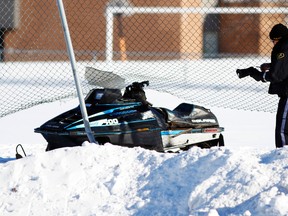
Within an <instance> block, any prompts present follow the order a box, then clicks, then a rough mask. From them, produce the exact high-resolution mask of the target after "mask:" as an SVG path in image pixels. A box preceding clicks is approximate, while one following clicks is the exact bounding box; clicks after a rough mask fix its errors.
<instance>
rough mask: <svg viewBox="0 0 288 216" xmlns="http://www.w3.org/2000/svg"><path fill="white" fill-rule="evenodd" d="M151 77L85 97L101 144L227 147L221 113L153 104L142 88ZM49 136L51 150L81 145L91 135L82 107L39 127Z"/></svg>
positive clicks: (164, 148)
mask: <svg viewBox="0 0 288 216" xmlns="http://www.w3.org/2000/svg"><path fill="white" fill-rule="evenodd" d="M148 85H149V82H148V81H144V82H134V83H132V84H131V85H129V86H127V87H126V89H125V91H124V94H123V95H122V92H121V89H117V88H116V89H114V88H95V89H93V90H91V91H90V92H89V94H88V95H87V96H86V98H85V104H86V108H87V114H88V117H89V122H90V127H91V130H92V133H93V136H94V137H95V140H96V141H97V142H98V143H99V144H104V143H107V142H109V143H112V144H114V145H120V146H127V147H136V146H140V147H143V148H146V149H151V150H156V151H159V152H178V151H180V150H187V149H189V148H191V147H192V146H198V147H201V148H210V147H212V146H224V140H223V135H222V134H221V132H223V131H224V128H222V127H219V124H218V121H217V118H216V116H215V115H214V114H213V113H212V112H211V111H210V110H209V109H206V108H204V107H202V106H198V105H194V104H188V103H181V104H179V105H178V106H177V107H176V108H175V109H173V110H169V109H167V108H164V107H153V106H152V104H150V103H149V102H148V101H147V99H146V96H145V91H144V90H143V88H144V87H145V86H148ZM35 132H36V133H41V134H42V135H43V137H44V138H45V139H46V140H47V142H48V145H47V149H46V150H47V151H48V150H53V149H57V148H61V147H73V146H80V145H82V143H83V142H84V141H87V135H86V132H85V127H84V123H83V119H82V115H81V110H80V107H79V106H78V107H76V108H74V109H71V110H69V111H67V112H64V113H63V114H61V115H59V116H57V117H55V118H53V119H51V120H49V121H48V122H46V123H45V124H43V125H42V126H40V127H39V128H36V129H35Z"/></svg>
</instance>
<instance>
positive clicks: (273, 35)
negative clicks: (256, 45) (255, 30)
mask: <svg viewBox="0 0 288 216" xmlns="http://www.w3.org/2000/svg"><path fill="white" fill-rule="evenodd" d="M286 35H288V29H287V27H286V26H284V25H282V24H281V23H279V24H277V25H274V26H273V28H272V29H271V31H270V34H269V37H270V39H271V40H279V39H281V38H282V37H284V36H286Z"/></svg>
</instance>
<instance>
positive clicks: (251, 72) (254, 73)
mask: <svg viewBox="0 0 288 216" xmlns="http://www.w3.org/2000/svg"><path fill="white" fill-rule="evenodd" d="M236 73H237V75H238V77H239V78H240V79H241V78H244V77H246V76H251V77H252V78H253V79H255V80H256V81H260V80H263V73H262V72H260V71H258V70H257V69H256V68H254V67H249V68H246V69H237V70H236Z"/></svg>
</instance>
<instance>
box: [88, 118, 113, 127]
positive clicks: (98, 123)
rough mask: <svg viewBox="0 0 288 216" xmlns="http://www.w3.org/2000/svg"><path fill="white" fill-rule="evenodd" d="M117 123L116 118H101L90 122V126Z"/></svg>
mask: <svg viewBox="0 0 288 216" xmlns="http://www.w3.org/2000/svg"><path fill="white" fill-rule="evenodd" d="M117 124H119V122H118V119H116V118H114V119H101V120H97V121H94V122H91V125H92V126H103V125H117Z"/></svg>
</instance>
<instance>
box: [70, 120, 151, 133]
mask: <svg viewBox="0 0 288 216" xmlns="http://www.w3.org/2000/svg"><path fill="white" fill-rule="evenodd" d="M154 120H156V119H154V118H153V119H147V120H138V121H131V122H122V123H119V124H116V125H127V124H131V123H137V122H149V121H154ZM97 121H98V120H97ZM97 121H95V122H97ZM94 124H95V123H94ZM96 124H97V123H96ZM96 124H95V125H93V122H91V123H90V126H91V127H108V126H116V125H100V126H97V125H96ZM80 128H85V126H84V124H80V125H76V126H74V127H70V128H66V129H67V130H75V129H80Z"/></svg>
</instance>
